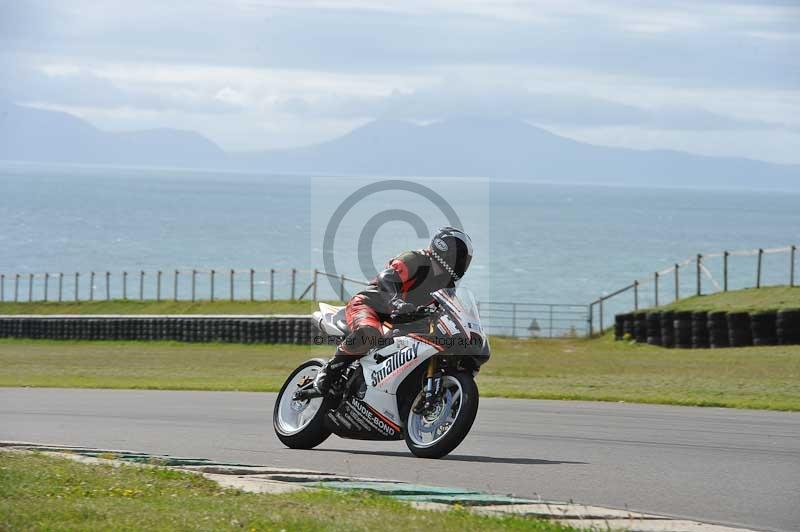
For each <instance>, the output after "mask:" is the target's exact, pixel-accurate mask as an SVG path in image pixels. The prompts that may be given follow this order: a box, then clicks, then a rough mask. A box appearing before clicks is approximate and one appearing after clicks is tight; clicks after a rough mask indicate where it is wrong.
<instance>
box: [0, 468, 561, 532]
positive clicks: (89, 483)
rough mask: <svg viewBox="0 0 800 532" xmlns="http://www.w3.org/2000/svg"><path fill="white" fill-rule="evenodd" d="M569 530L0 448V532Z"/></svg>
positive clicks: (382, 500) (375, 498)
mask: <svg viewBox="0 0 800 532" xmlns="http://www.w3.org/2000/svg"><path fill="white" fill-rule="evenodd" d="M378 527H379V528H380V529H381V530H384V531H387V532H391V531H405V530H426V531H427V530H454V531H455V530H539V531H543V532H550V531H557V530H570V529H567V528H565V527H562V526H560V525H558V524H557V523H550V522H548V521H544V520H537V519H530V518H523V517H507V518H499V517H481V516H477V515H473V514H471V513H469V512H467V511H465V510H454V511H450V512H430V511H421V510H415V509H413V508H410V507H409V506H408V505H406V504H403V503H400V502H397V501H394V500H391V499H389V498H386V497H381V496H377V495H369V494H358V493H357V494H340V493H335V492H330V491H313V492H312V491H309V492H298V493H291V494H281V495H269V494H252V493H243V492H239V491H234V490H229V489H223V488H220V487H219V486H218V485H217V484H216V483H215V482H213V481H211V480H208V479H206V478H203V477H202V476H200V475H195V474H191V473H183V472H180V471H174V470H170V469H163V468H141V467H134V466H128V465H122V466H119V467H113V466H111V465H87V464H80V463H77V462H73V461H71V460H68V459H65V458H58V457H53V456H46V455H41V454H26V453H14V452H0V530H137V531H138V530H198V529H199V530H251V531H255V530H375V529H376V528H378Z"/></svg>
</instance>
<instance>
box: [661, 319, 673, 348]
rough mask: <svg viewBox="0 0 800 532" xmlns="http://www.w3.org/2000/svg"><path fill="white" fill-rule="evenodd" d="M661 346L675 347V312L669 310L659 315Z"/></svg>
mask: <svg viewBox="0 0 800 532" xmlns="http://www.w3.org/2000/svg"><path fill="white" fill-rule="evenodd" d="M661 345H663V346H664V347H675V312H673V311H671V310H667V311H666V312H662V313H661Z"/></svg>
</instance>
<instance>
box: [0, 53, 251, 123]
mask: <svg viewBox="0 0 800 532" xmlns="http://www.w3.org/2000/svg"><path fill="white" fill-rule="evenodd" d="M0 70H2V71H3V72H5V73H6V75H5V77H4V78H3V79H2V80H0V97H3V98H5V99H8V100H11V101H15V102H18V103H24V102H38V103H46V104H52V105H58V106H67V107H68V106H76V107H81V106H89V107H95V108H119V107H129V108H135V109H143V110H161V111H163V110H184V111H194V112H203V113H212V114H213V113H226V112H234V111H237V110H238V109H239V105H237V104H236V102H234V101H232V100H231V98H230V95H229V94H227V93H225V92H221V93H219V92H218V93H216V94H215V93H209V92H208V91H204V90H202V89H200V88H196V87H194V88H193V87H191V86H187V85H185V84H184V85H180V84H175V85H172V86H167V87H165V86H163V85H162V86H160V87H152V86H149V87H148V86H139V87H135V86H119V85H117V84H116V83H114V82H113V81H111V80H109V79H107V78H103V77H100V76H97V75H96V74H94V73H92V72H90V71H86V70H82V69H80V68H54V69H50V72H47V70H48V69H44V70H42V69H37V68H31V67H29V66H27V65H26V64H24V63H20V62H18V61H12V60H10V59H8V58H6V59H5V60H3V59H0Z"/></svg>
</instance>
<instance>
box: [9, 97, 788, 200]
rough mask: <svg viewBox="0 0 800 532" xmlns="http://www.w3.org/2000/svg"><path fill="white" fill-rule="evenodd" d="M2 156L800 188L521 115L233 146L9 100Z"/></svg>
mask: <svg viewBox="0 0 800 532" xmlns="http://www.w3.org/2000/svg"><path fill="white" fill-rule="evenodd" d="M0 160H13V161H32V162H48V163H59V162H61V163H87V164H112V165H131V166H170V167H187V168H205V169H218V170H246V171H258V172H272V173H313V174H346V175H371V176H463V177H469V176H479V177H489V178H497V179H515V180H531V181H544V182H554V183H561V182H563V183H576V182H579V183H587V182H588V183H598V184H636V185H649V186H672V185H675V186H687V185H688V186H710V187H748V188H780V189H800V166H798V165H779V164H772V163H767V162H762V161H756V160H752V159H745V158H734V157H710V156H702V155H693V154H689V153H685V152H678V151H672V150H634V149H627V148H612V147H607V146H598V145H592V144H587V143H582V142H578V141H575V140H572V139H568V138H565V137H562V136H559V135H555V134H553V133H550V132H549V131H546V130H544V129H542V128H539V127H536V126H532V125H530V124H528V123H526V122H523V121H520V120H510V119H502V120H501V119H486V118H475V117H456V118H452V119H448V120H443V121H440V122H435V123H432V124H428V125H417V124H413V123H409V122H402V121H392V120H377V121H374V122H371V123H368V124H366V125H364V126H362V127H359V128H357V129H355V130H353V131H351V132H350V133H348V134H346V135H343V136H341V137H339V138H336V139H334V140H331V141H328V142H323V143H319V144H314V145H311V146H305V147H300V148H293V149H285V150H272V151H261V152H226V151H224V150H222V149H221V148H220V147H219V146H217V145H216V144H214V143H213V142H212V141H210V140H208V139H207V138H205V137H203V136H202V135H200V134H199V133H195V132H191V131H182V130H176V129H153V130H144V131H136V132H123V133H121V132H106V131H101V130H99V129H97V128H96V127H94V126H92V125H91V124H89V123H88V122H86V121H84V120H82V119H80V118H78V117H75V116H73V115H70V114H67V113H64V112H59V111H50V110H42V109H36V108H30V107H24V106H20V105H15V104H11V103H0Z"/></svg>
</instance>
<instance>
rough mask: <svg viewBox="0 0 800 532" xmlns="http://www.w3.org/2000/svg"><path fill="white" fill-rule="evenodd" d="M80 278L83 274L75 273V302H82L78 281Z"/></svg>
mask: <svg viewBox="0 0 800 532" xmlns="http://www.w3.org/2000/svg"><path fill="white" fill-rule="evenodd" d="M80 277H81V274H80V273H79V272H75V301H80V291H79V290H78V285H79V283H78V280H79V279H80Z"/></svg>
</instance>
